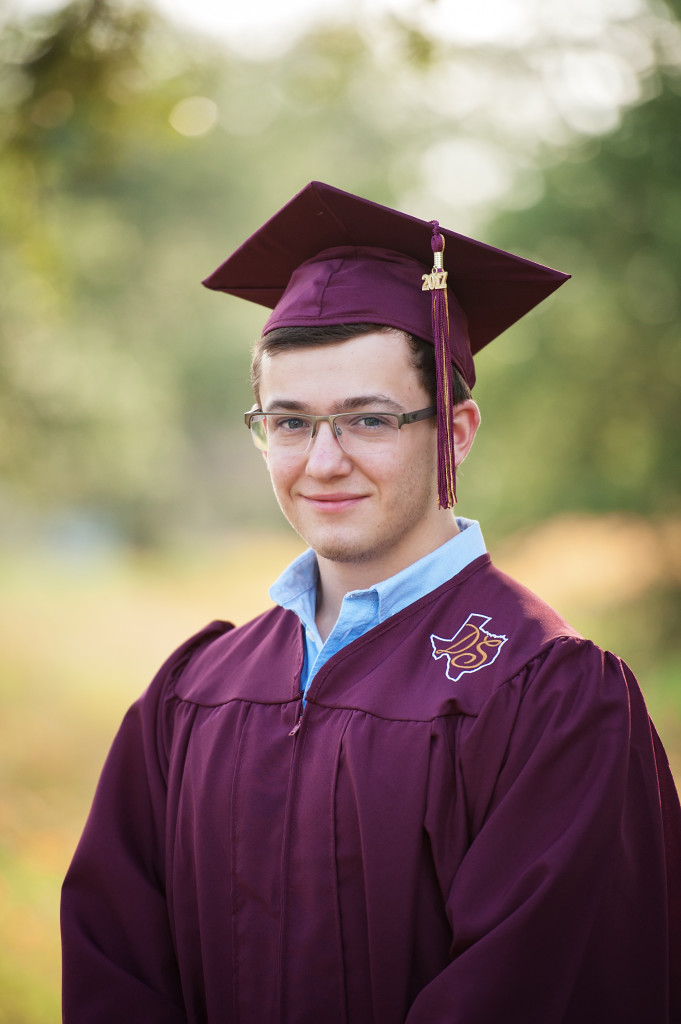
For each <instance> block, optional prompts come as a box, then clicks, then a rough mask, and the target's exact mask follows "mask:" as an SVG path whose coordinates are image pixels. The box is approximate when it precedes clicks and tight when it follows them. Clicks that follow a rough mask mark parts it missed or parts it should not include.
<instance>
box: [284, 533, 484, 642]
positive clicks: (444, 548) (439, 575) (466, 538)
mask: <svg viewBox="0 0 681 1024" xmlns="http://www.w3.org/2000/svg"><path fill="white" fill-rule="evenodd" d="M456 522H457V526H458V527H459V530H460V532H459V533H458V534H457V535H456V536H455V537H452V538H451V540H448V541H446V542H445V543H444V544H442V545H441V546H440V547H439V548H436V549H435V551H431V552H430V553H429V554H427V555H424V557H423V558H420V559H419V560H418V561H417V562H414V563H413V564H412V565H408V566H407V567H406V569H402V571H401V572H398V573H396V574H395V575H394V576H391V577H389V579H387V580H382V581H381V582H380V583H376V584H375V585H374V586H373V587H369V588H368V589H367V590H354V591H351V593H352V595H353V598H357V597H362V596H366V598H368V599H369V600H371V601H372V603H374V602H375V601H376V600H378V621H379V622H383V621H384V620H385V619H387V618H388V617H389V616H390V615H394V614H395V613H396V612H398V611H400V610H401V609H402V608H406V606H407V605H408V604H411V603H412V602H414V601H417V600H418V599H419V598H421V597H424V596H425V595H426V594H428V593H430V592H431V591H432V590H435V589H436V588H437V587H439V586H441V585H442V584H443V583H446V582H447V580H450V579H452V577H454V576H456V574H457V573H459V572H461V570H462V569H465V567H466V566H467V565H469V564H470V562H472V561H473V560H474V559H475V558H478V557H479V556H480V555H484V554H485V552H486V550H487V549H486V547H485V542H484V540H483V536H482V531H481V530H480V524H479V523H477V522H476V521H475V520H472V519H464V518H457V520H456ZM318 579H319V570H318V567H317V556H316V555H315V553H314V551H313V550H312V549H311V548H308V550H307V551H304V552H303V554H302V555H299V556H298V557H297V558H296V559H294V561H293V562H291V564H290V565H289V566H288V567H287V568H286V569H284V571H283V573H282V574H281V576H279V578H278V579H277V580H275V582H274V583H273V584H272V586H271V587H270V591H269V593H270V597H271V598H272V600H273V601H274V602H275V604H278V605H280V606H281V607H282V608H287V609H289V610H291V611H293V612H295V613H296V615H298V617H299V618H300V619H301V621H302V623H303V625H304V626H305V627H306V628H309V627H310V626H314V622H315V612H316V596H317V582H318ZM347 597H348V595H347V594H346V598H347ZM315 628H316V627H315Z"/></svg>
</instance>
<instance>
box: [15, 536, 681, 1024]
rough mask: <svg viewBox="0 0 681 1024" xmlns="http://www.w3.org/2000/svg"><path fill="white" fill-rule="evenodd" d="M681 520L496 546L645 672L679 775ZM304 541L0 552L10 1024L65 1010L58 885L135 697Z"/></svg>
mask: <svg viewBox="0 0 681 1024" xmlns="http://www.w3.org/2000/svg"><path fill="white" fill-rule="evenodd" d="M677 533H678V531H677V530H676V527H674V528H673V529H672V527H670V526H669V524H667V525H666V526H664V528H663V527H660V526H657V527H653V526H651V525H650V524H645V523H641V522H634V521H632V520H631V519H627V520H622V519H618V518H616V517H615V518H613V517H609V518H608V519H601V520H584V519H582V520H574V519H572V520H563V521H561V520H558V521H554V522H551V523H548V524H546V525H545V526H544V527H542V528H540V529H539V530H538V531H534V532H533V533H532V534H528V535H527V536H519V537H514V538H511V539H509V540H507V541H505V542H504V543H503V544H500V545H499V550H498V552H497V551H495V556H497V557H496V561H497V562H498V564H499V565H500V567H502V568H506V569H507V570H508V571H511V572H512V573H514V574H515V575H516V576H517V577H518V578H520V579H521V580H522V581H523V582H525V583H527V584H528V585H529V586H531V587H533V588H534V589H537V590H538V591H539V592H540V593H541V594H542V596H544V597H546V598H547V599H548V600H550V601H552V602H553V603H554V604H555V605H556V606H557V607H558V608H559V610H560V611H561V612H563V614H565V615H566V616H567V617H568V618H570V619H571V621H573V623H574V624H575V625H576V626H577V627H578V628H580V629H581V630H582V631H583V632H585V633H588V634H589V635H591V636H592V637H593V638H594V639H595V640H597V641H598V642H599V643H602V644H603V645H604V646H608V647H613V648H615V649H616V650H618V653H621V654H622V655H623V656H625V657H626V658H627V659H628V660H629V661H630V663H631V664H632V667H633V668H634V670H635V671H637V672H639V673H640V677H641V679H642V685H643V689H644V692H645V694H646V699H647V701H648V704H649V707H650V709H651V712H652V713H653V717H654V718H655V720H656V724H657V725H658V728H659V731H660V733H661V735H662V738H663V741H664V742H665V744H666V746H667V749H668V752H669V754H670V758H671V761H672V766H673V769H674V771H675V773H676V777H677V779H678V778H681V654H679V651H678V646H679V645H678V639H677V634H678V625H676V623H678V611H679V597H678V592H679V591H678V587H676V588H675V584H674V580H675V579H677V576H676V574H677V571H678V580H681V570H680V569H679V566H680V565H681V533H678V535H677ZM300 550H301V546H300V542H299V541H298V540H297V539H296V538H294V537H291V536H287V535H284V534H281V535H280V534H273V535H270V536H264V537H260V536H259V537H257V538H256V537H254V536H248V535H244V536H236V537H233V538H231V539H229V540H226V541H224V542H223V543H222V544H220V545H218V546H217V547H216V546H212V547H211V549H210V550H205V551H198V552H197V551H192V552H179V551H176V552H174V553H172V554H165V555H163V556H160V555H156V556H150V555H141V554H132V553H127V554H125V555H123V556H120V555H117V556H115V557H114V556H113V555H112V556H110V557H107V556H104V555H100V556H98V557H96V558H82V559H78V558H75V559H74V558H73V557H69V558H66V557H62V558H60V557H58V556H57V555H55V554H54V553H53V554H51V555H48V554H46V553H45V552H43V551H37V550H34V551H32V552H26V551H15V552H8V551H5V552H4V553H0V652H1V654H2V664H3V671H2V677H1V679H0V700H1V701H2V708H3V712H2V719H1V724H0V777H1V778H2V789H1V790H0V948H1V949H2V950H3V954H2V957H1V958H0V1024H48V1022H49V1024H51V1022H54V1021H56V1020H58V1019H59V936H58V900H59V888H60V885H61V880H62V877H63V875H64V872H65V871H66V868H67V866H68V862H69V859H70V857H71V855H72V852H73V848H74V846H75V843H76V841H77V838H78V835H79V833H80V831H81V829H82V827H83V823H84V820H85V816H86V814H87V811H88V807H89V804H90V801H91V799H92V793H93V790H94V786H95V783H96V780H97V776H98V773H99V770H100V767H101V764H102V761H103V758H104V756H105V753H106V751H107V749H108V746H109V744H110V742H111V739H112V738H113V735H114V732H115V730H116V728H117V726H118V723H119V721H120V718H121V717H122V715H123V713H124V711H125V709H126V708H127V706H128V705H129V704H130V702H131V701H132V700H134V699H135V697H136V696H137V695H138V694H139V693H140V692H141V690H142V689H143V688H144V687H145V686H146V684H147V682H148V681H149V679H150V678H151V676H152V675H153V673H154V672H155V671H156V669H157V668H158V666H159V665H160V664H161V662H162V661H163V660H164V658H165V657H166V656H167V655H168V653H169V652H170V651H171V650H172V649H173V648H174V647H175V646H177V644H178V643H180V642H181V641H182V640H183V639H185V637H187V636H188V635H190V634H191V633H192V632H194V631H195V630H197V629H199V628H200V627H201V626H203V625H204V624H205V623H206V622H208V621H210V620H211V619H213V618H226V619H230V620H232V621H234V622H236V623H241V622H245V621H247V620H248V619H249V618H251V617H252V616H253V615H255V614H257V613H258V612H260V611H262V610H263V608H265V607H266V606H267V603H268V599H267V587H268V585H269V583H270V582H271V581H272V580H273V579H274V578H275V577H276V575H277V574H278V573H279V572H280V570H281V569H282V568H283V567H284V565H286V564H287V562H288V561H290V560H291V558H293V557H294V556H295V555H296V554H297V553H298V552H299V551H300ZM665 615H667V616H669V623H670V625H669V629H671V630H672V632H671V634H670V636H669V637H668V639H669V640H670V641H671V642H670V643H669V644H667V645H663V644H662V643H661V641H660V629H661V630H662V633H663V634H664V630H665V629H666V628H667V627H666V625H665V621H666V620H665V618H664V616H665Z"/></svg>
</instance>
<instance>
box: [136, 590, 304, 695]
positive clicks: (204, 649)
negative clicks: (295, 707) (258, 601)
mask: <svg viewBox="0 0 681 1024" xmlns="http://www.w3.org/2000/svg"><path fill="white" fill-rule="evenodd" d="M302 653H303V642H302V637H301V635H300V623H299V620H298V618H297V616H296V615H294V613H293V612H289V611H285V610H284V609H283V608H279V607H275V608H271V609H269V610H268V611H266V612H263V613H262V614H261V615H259V616H257V617H256V618H254V619H252V620H251V621H250V622H247V623H245V624H244V625H242V626H238V627H237V626H234V625H233V624H232V623H230V622H214V623H211V624H210V625H209V626H207V627H205V629H202V630H201V631H200V632H199V633H197V634H196V635H195V636H193V637H191V638H190V639H189V640H187V641H186V642H185V643H184V644H182V645H181V646H180V647H179V648H178V649H177V650H176V651H175V652H174V653H173V654H172V655H171V656H170V658H169V659H168V660H167V661H166V662H165V664H164V665H163V667H162V668H161V671H160V673H159V676H158V677H157V679H159V681H160V686H161V687H162V689H163V690H164V691H165V694H166V696H167V697H171V698H174V699H179V700H181V701H189V702H192V703H196V704H204V705H211V706H212V705H217V704H224V703H226V702H227V701H228V700H230V699H233V698H235V697H247V696H249V694H250V695H251V696H255V699H259V700H265V701H267V700H277V699H280V695H281V688H280V686H278V685H277V684H278V683H279V682H280V681H281V679H282V677H286V676H287V675H288V674H291V673H295V671H296V669H297V670H298V671H299V669H300V666H301V665H302ZM275 658H276V664H277V668H278V671H277V672H275V671H274V660H275ZM155 682H156V680H155ZM273 683H274V685H272V684H273ZM152 685H153V684H152ZM275 694H276V696H275Z"/></svg>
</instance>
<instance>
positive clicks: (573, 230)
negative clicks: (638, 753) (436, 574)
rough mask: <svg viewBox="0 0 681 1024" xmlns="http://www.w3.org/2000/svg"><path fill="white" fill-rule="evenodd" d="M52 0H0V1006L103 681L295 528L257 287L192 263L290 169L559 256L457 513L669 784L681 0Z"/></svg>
mask: <svg viewBox="0 0 681 1024" xmlns="http://www.w3.org/2000/svg"><path fill="white" fill-rule="evenodd" d="M48 2H49V0H44V2H43V3H42V4H41V2H40V0H31V3H29V2H28V0H23V2H22V0H14V3H9V2H8V0H5V2H4V4H3V3H2V2H0V147H1V149H0V603H1V607H0V654H1V673H0V700H1V703H2V706H1V718H0V786H1V788H0V950H2V953H1V954H0V1022H2V1024H10V1022H11V1024H47V1022H53V1021H55V1020H57V1019H58V1017H59V1008H58V1007H59V996H58V987H59V944H58V930H57V905H58V892H59V885H60V882H61V878H62V876H63V874H64V871H65V869H66V867H67V864H68V861H69V858H70V856H71V853H72V851H73V847H74V845H75V842H76V840H77V836H78V834H79V832H80V830H81V828H82V825H83V822H84V819H85V815H86V813H87V809H88V805H89V802H90V800H91V797H92V792H93V789H94V785H95V782H96V778H97V774H98V772H99V769H100V767H101V763H102V760H103V757H104V755H105V752H106V749H107V747H108V745H109V743H110V741H111V738H112V736H113V733H114V731H115V729H116V727H117V724H118V721H119V720H120V717H121V715H122V714H123V712H124V710H125V708H126V706H127V705H128V704H129V703H130V701H131V700H132V699H134V697H135V696H136V695H137V694H138V693H139V692H140V691H141V690H142V689H143V688H144V686H145V685H146V683H147V681H148V679H149V678H150V676H151V674H152V673H153V672H154V670H155V669H156V667H157V666H158V664H159V663H160V662H161V661H162V660H163V658H164V657H165V656H166V655H167V653H168V652H169V651H170V650H171V649H172V648H173V647H175V646H176V645H177V644H178V643H180V642H181V641H182V640H183V639H184V638H185V637H186V636H187V635H188V634H189V633H191V632H192V631H194V630H195V629H198V628H199V627H200V626H202V625H203V624H204V623H205V622H206V621H208V620H209V619H212V618H228V619H232V620H233V621H236V622H243V621H245V620H246V619H247V618H249V617H250V616H251V615H253V614H256V613H257V612H258V611H260V610H262V609H263V607H265V606H266V605H267V603H268V602H267V596H266V589H267V585H268V583H269V582H270V581H271V580H272V579H273V578H274V577H275V576H276V575H277V574H278V573H279V571H280V570H281V569H282V568H283V567H284V565H285V564H286V562H287V561H288V560H289V559H290V558H291V557H293V556H294V555H295V554H296V553H297V552H298V551H299V550H300V542H299V541H298V540H297V539H296V538H295V537H294V536H293V535H292V534H291V533H290V532H287V531H286V528H285V527H284V526H283V525H282V524H281V522H280V518H279V514H278V511H277V509H276V506H275V502H274V500H273V498H272V497H271V494H270V491H269V485H268V482H267V479H266V476H265V472H264V469H263V466H262V465H261V460H260V459H259V458H258V457H257V455H256V453H255V451H254V450H252V448H251V445H250V441H249V439H248V436H247V434H246V432H245V429H244V427H243V425H242V419H241V413H242V412H243V410H244V409H246V408H248V407H249V406H250V404H251V398H250V394H249V388H248V361H249V346H250V343H251V340H252V339H253V338H255V336H256V335H257V334H258V332H259V328H260V326H261V324H262V322H263V319H264V312H263V311H261V310H259V309H258V308H257V307H254V308H249V307H248V305H247V304H245V303H239V302H238V301H237V300H233V299H230V298H227V297H225V296H221V295H216V294H214V293H209V292H206V291H205V290H204V289H202V288H201V286H200V281H201V279H202V278H203V277H205V276H206V275H207V274H208V273H209V272H210V271H211V270H213V269H214V267H215V266H217V264H218V263H219V262H221V260H222V259H223V258H224V257H225V256H226V255H227V254H228V253H229V252H230V251H231V250H232V249H233V248H234V247H235V246H236V245H238V244H239V243H240V242H241V241H242V240H243V239H244V238H245V237H246V236H247V235H248V234H249V233H250V232H251V231H252V230H254V229H255V228H256V227H257V226H259V225H260V223H261V222H262V221H263V220H264V219H265V218H266V217H268V216H269V215H270V214H271V213H272V212H273V211H274V210H276V209H277V208H278V207H279V206H280V205H282V204H283V203H284V202H286V201H287V200H288V199H289V198H290V196H292V195H293V194H294V192H296V191H297V190H298V189H299V188H300V187H302V186H303V185H304V184H305V183H306V182H308V181H310V180H312V179H321V180H323V181H329V182H331V183H333V184H335V185H337V186H339V187H341V188H345V189H348V190H350V191H353V192H359V193H361V194H362V195H365V196H367V197H368V198H371V199H374V200H376V201H378V202H385V203H387V204H388V205H397V206H399V207H400V208H402V209H405V210H407V211H408V212H410V213H413V214H415V215H417V216H422V217H425V218H428V219H430V218H432V217H437V218H438V219H439V220H440V221H441V222H442V223H443V224H446V225H447V226H448V227H451V228H453V229H454V230H458V231H461V232H462V233H464V234H473V235H475V236H476V237H479V238H482V239H483V240H484V241H487V242H490V243H492V244H495V245H499V246H501V247H504V248H510V249H511V250H512V251H514V252H518V253H520V254H522V255H524V256H527V257H529V258H531V259H536V260H539V261H542V262H546V263H549V264H550V265H553V266H556V267H558V268H559V269H562V270H566V271H569V272H571V273H572V274H573V275H574V279H573V280H572V281H571V282H569V283H568V284H567V285H566V286H564V287H563V288H562V289H561V290H560V291H559V292H558V293H557V294H556V295H555V296H554V297H552V298H551V299H550V300H549V301H547V302H546V303H544V304H543V305H542V306H541V307H540V308H539V309H538V310H536V311H535V312H534V313H533V314H531V315H530V316H529V317H527V318H526V319H525V320H523V321H522V322H521V323H520V324H518V325H516V326H515V327H513V328H512V329H511V330H509V331H508V332H507V334H506V335H504V336H503V337H502V338H501V339H500V340H498V341H497V342H495V343H494V344H493V345H492V346H490V347H489V349H488V350H486V351H485V352H483V353H482V354H481V355H480V357H479V359H478V367H479V385H478V386H477V388H476V397H477V399H478V401H479V403H480V405H481V407H482V411H483V428H482V431H481V433H480V435H479V438H478V440H477V441H476V445H475V448H474V451H473V453H472V455H471V456H470V458H469V461H468V463H467V465H466V467H465V472H464V473H463V474H462V478H461V481H460V487H459V489H460V498H461V500H460V510H461V513H462V514H464V515H470V516H473V517H476V518H480V519H481V520H482V522H483V525H484V528H485V533H486V538H487V541H488V545H489V547H490V548H491V550H492V553H493V555H494V557H495V559H496V561H497V562H498V564H500V565H501V566H502V567H504V568H506V569H508V570H509V571H511V572H512V573H514V574H515V575H516V576H517V577H519V578H520V579H521V580H523V581H524V582H526V583H527V584H528V585H530V586H531V587H533V588H534V589H537V590H538V591H539V592H540V593H541V594H542V596H544V597H546V598H547V599H548V600H550V601H551V602H552V603H553V604H555V605H556V606H557V607H558V609H559V610H560V611H561V612H562V613H563V614H564V615H565V616H566V617H568V618H570V619H571V620H572V621H573V623H574V624H575V625H576V626H577V627H578V628H580V629H581V630H583V631H584V632H587V633H588V634H589V635H590V636H592V637H593V638H594V639H595V640H596V641H597V642H599V643H601V644H602V645H603V646H605V647H609V648H612V649H615V650H616V651H617V652H618V653H620V654H622V655H623V656H624V657H625V658H626V659H627V661H628V662H629V663H630V664H631V665H632V667H633V668H634V670H635V671H636V672H637V674H638V676H639V678H640V679H641V682H642V686H643V689H644V692H645V695H646V699H647V701H648V704H649V706H650V708H651V711H652V713H653V715H654V717H655V720H656V722H657V725H658V728H659V731H660V732H661V734H662V737H663V740H664V742H665V744H666V746H667V748H668V750H669V753H670V758H671V761H672V766H673V768H674V771H675V774H676V777H677V780H678V779H680V778H681V487H680V480H679V476H680V472H681V337H680V334H681V328H680V307H681V283H680V273H679V268H681V188H680V187H679V169H680V168H681V122H680V112H681V28H680V25H679V19H680V18H681V0H667V2H666V3H663V2H662V0H573V2H572V3H569V4H566V3H564V0H477V2H476V3H474V4H472V3H471V4H463V3H461V2H459V0H363V2H362V0H355V2H351V0H345V2H344V0H335V2H332V0H329V2H328V3H325V4H324V5H320V4H316V5H315V4H313V3H311V2H306V0H296V2H293V0H291V3H286V4H279V5H278V6H276V5H274V4H269V3H267V2H266V0H262V2H261V3H259V4H257V5H255V4H253V5H244V4H243V3H240V4H237V3H235V2H232V0H224V2H222V3H220V4H217V3H216V4H212V3H209V2H204V3H202V2H201V0H195V2H194V3H192V4H190V3H188V2H187V3H186V5H185V7H182V6H181V4H180V0H174V6H171V0H165V4H162V0H157V4H158V6H155V7H150V6H143V5H142V4H141V3H138V2H134V0H132V2H127V0H126V2H118V3H116V2H115V0H82V2H78V3H73V4H70V5H69V6H61V7H59V6H54V5H52V6H50V7H47V6H46V5H47V3H48ZM245 7H248V9H245ZM250 8H252V10H251V9H250ZM256 8H257V9H256Z"/></svg>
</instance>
